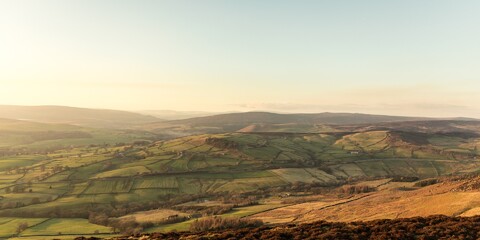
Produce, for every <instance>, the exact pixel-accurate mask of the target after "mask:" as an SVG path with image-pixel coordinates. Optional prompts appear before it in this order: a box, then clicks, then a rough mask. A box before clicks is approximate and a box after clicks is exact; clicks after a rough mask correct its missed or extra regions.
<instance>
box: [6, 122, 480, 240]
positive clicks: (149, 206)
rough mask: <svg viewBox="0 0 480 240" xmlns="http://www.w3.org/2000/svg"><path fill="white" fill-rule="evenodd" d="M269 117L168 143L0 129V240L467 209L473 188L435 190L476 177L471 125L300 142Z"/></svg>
mask: <svg viewBox="0 0 480 240" xmlns="http://www.w3.org/2000/svg"><path fill="white" fill-rule="evenodd" d="M234 116H237V117H238V114H234ZM240 116H241V115H240ZM247 116H248V113H247ZM213 117H215V116H213ZM213 117H207V118H213ZM340 117H345V116H344V115H341V116H340ZM224 118H225V116H221V117H219V119H220V120H221V119H224ZM242 119H248V117H247V118H242ZM267 119H268V118H267ZM279 119H280V120H278V121H280V122H276V123H271V122H268V121H266V122H265V123H257V122H258V121H261V120H262V119H252V120H248V121H246V122H242V124H243V125H238V126H236V128H234V129H231V130H232V131H226V130H222V131H220V132H216V133H212V132H211V131H209V130H206V131H203V130H202V129H203V128H204V127H201V126H200V125H197V127H195V129H194V130H193V131H192V132H189V134H190V135H188V136H180V137H176V136H175V135H173V134H171V133H172V132H173V130H171V132H170V134H161V132H159V130H158V129H157V130H155V131H151V130H149V126H150V124H151V123H147V124H146V125H144V126H143V127H142V126H141V125H132V127H131V128H129V129H125V128H117V129H112V128H103V127H102V128H98V127H85V126H78V125H71V124H64V123H45V122H44V123H41V122H30V121H22V120H9V119H5V120H2V121H0V132H1V133H2V142H3V143H4V144H3V145H2V147H1V148H0V152H1V153H2V156H1V157H0V196H1V197H0V227H1V229H4V230H2V231H3V232H0V237H5V238H6V237H15V239H40V238H45V239H49V237H50V236H60V237H63V238H67V239H68V238H73V237H75V236H102V237H111V236H118V235H119V234H131V233H139V232H168V231H172V230H175V231H187V230H189V229H190V228H191V225H192V224H194V223H196V221H198V220H202V219H208V218H209V217H211V216H219V217H221V218H226V219H229V218H233V219H250V220H252V221H254V220H255V221H257V220H258V221H261V222H263V224H268V225H271V224H285V223H308V222H314V221H317V220H327V221H341V222H350V221H359V220H362V221H365V220H375V219H383V218H389V219H394V218H399V217H414V216H429V215H432V214H444V215H450V216H470V215H472V214H473V213H474V212H475V211H477V208H478V207H480V202H477V201H476V199H477V198H478V192H476V191H475V190H469V191H458V192H455V191H453V190H452V189H454V187H455V186H456V185H455V186H454V185H452V183H448V184H447V185H444V184H445V182H441V181H443V180H441V179H443V178H447V179H448V178H452V177H454V176H462V175H465V174H467V175H468V174H476V173H477V172H478V171H479V170H480V159H477V156H480V152H479V151H478V147H479V145H480V134H479V133H480V122H478V121H472V120H469V121H467V120H464V121H461V120H431V119H429V120H419V121H396V120H395V121H396V122H381V123H377V122H376V121H377V120H376V119H375V118H373V119H374V120H372V121H373V122H372V123H364V122H362V123H349V124H327V123H321V124H320V123H311V122H310V123H302V124H303V125H302V126H309V127H308V128H310V129H311V131H303V130H302V131H300V130H298V128H297V127H292V126H297V125H296V124H297V123H288V122H282V121H291V120H292V119H291V117H288V118H286V120H285V119H283V118H279ZM367 119H369V118H367ZM381 119H383V118H381ZM391 119H394V118H393V117H392V118H391ZM220 120H219V121H220ZM337 120H338V119H337ZM399 120H403V119H401V118H400V119H399ZM180 121H190V122H193V121H197V120H180ZM225 121H231V120H230V117H228V118H227V120H225ZM242 121H244V120H242ZM275 121H277V120H275ZM345 121H347V120H345ZM362 121H363V120H362ZM160 123H161V122H160ZM216 124H219V125H222V124H221V123H216ZM318 124H320V125H321V126H322V127H321V128H318V126H320V125H318ZM254 125H255V126H257V125H258V126H263V128H262V130H261V131H257V130H259V128H257V127H249V126H254ZM198 126H200V127H198ZM266 126H269V127H266ZM280 126H281V128H280ZM285 126H289V127H288V129H286V127H285ZM222 129H225V128H222ZM295 129H297V130H298V132H295V131H294V130H295ZM312 129H316V130H312ZM267 130H268V131H267ZM280 130H281V131H280ZM175 131H178V129H177V130H175ZM184 133H185V132H183V133H181V134H178V135H182V134H184ZM432 179H433V180H432ZM422 181H434V182H435V184H433V185H431V186H430V185H429V186H423V185H422ZM445 181H446V180H445ZM437 182H438V183H437ZM456 184H457V183H456ZM458 184H460V183H458ZM458 184H457V185H458ZM442 204H447V205H448V206H450V205H452V204H453V206H450V207H447V206H444V205H442ZM424 206H431V207H430V208H425V207H424ZM70 224H75V225H77V226H79V227H77V228H75V229H70V230H69V228H66V229H65V227H63V226H68V225H70ZM21 225H22V226H23V227H20V226H21Z"/></svg>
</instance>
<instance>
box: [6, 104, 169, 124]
mask: <svg viewBox="0 0 480 240" xmlns="http://www.w3.org/2000/svg"><path fill="white" fill-rule="evenodd" d="M0 118H6V119H15V120H27V121H32V122H41V123H65V124H72V125H79V126H88V127H104V128H122V127H128V126H132V125H136V124H145V123H150V122H158V121H161V119H158V118H155V117H153V116H148V115H143V114H139V113H132V112H127V111H119V110H109V109H90V108H76V107H65V106H12V105H0Z"/></svg>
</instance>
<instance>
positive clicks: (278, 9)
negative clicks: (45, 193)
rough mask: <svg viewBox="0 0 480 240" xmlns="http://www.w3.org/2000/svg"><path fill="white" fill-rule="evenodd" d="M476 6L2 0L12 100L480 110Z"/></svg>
mask: <svg viewBox="0 0 480 240" xmlns="http://www.w3.org/2000/svg"><path fill="white" fill-rule="evenodd" d="M479 12H480V1H477V0H463V1H453V0H448V1H447V0H430V1H427V0H401V1H385V0H363V1H358V0H350V1H348V0H338V1H326V0H325V1H322V0H315V1H308V0H299V1H293V0H292V1H284V0H241V1H233V0H218V1H209V0H203V1H198V0H190V1H185V0H172V1H167V0H163V1H162V0H159V1H153V0H135V1H133V0H132V1H122V0H42V1H37V0H30V1H26V0H0V104H6V105H67V106H76V107H90V108H111V109H122V110H159V109H171V110H180V111H192V110H194V111H214V112H219V111H274V112H325V111H329V112H361V113H376V114H391V115H405V116H432V117H453V116H465V117H480V106H479V104H478V103H479V102H480V94H479V90H480V44H479V43H480V30H479V26H480V14H478V13H479Z"/></svg>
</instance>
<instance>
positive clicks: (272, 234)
mask: <svg viewBox="0 0 480 240" xmlns="http://www.w3.org/2000/svg"><path fill="white" fill-rule="evenodd" d="M479 238H480V216H478V217H447V216H442V215H437V216H430V217H415V218H403V219H390V220H375V221H368V222H352V223H341V222H326V221H319V222H315V223H307V224H299V225H294V224H289V225H282V226H263V227H258V228H250V229H249V228H242V229H231V230H224V231H215V232H199V233H190V232H180V233H176V232H170V233H152V234H146V235H137V236H131V237H120V238H115V239H116V240H123V239H125V240H126V239H209V240H220V239H232V240H233V239H295V240H297V239H298V240H300V239H432V240H433V239H479ZM77 239H78V240H82V239H87V238H77Z"/></svg>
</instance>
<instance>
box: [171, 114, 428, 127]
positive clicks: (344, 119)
mask: <svg viewBox="0 0 480 240" xmlns="http://www.w3.org/2000/svg"><path fill="white" fill-rule="evenodd" d="M431 119H432V118H425V117H403V116H387V115H371V114H362V113H330V112H324V113H299V114H279V113H270V112H245V113H228V114H219V115H214V116H207V117H197V118H190V119H184V120H177V121H170V122H171V123H182V124H191V125H194V126H195V125H219V124H247V125H249V124H260V123H262V124H285V123H295V124H364V123H380V122H400V121H419V120H431Z"/></svg>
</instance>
